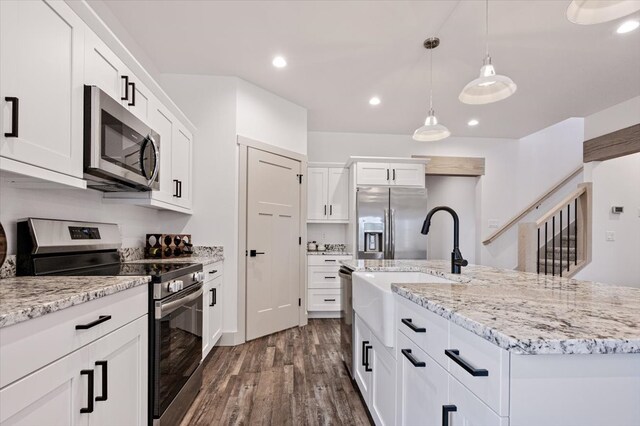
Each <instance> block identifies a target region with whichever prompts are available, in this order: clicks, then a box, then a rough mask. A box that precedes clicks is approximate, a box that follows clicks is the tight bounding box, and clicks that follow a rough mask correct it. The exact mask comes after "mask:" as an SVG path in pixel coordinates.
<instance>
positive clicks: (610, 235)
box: [607, 231, 616, 241]
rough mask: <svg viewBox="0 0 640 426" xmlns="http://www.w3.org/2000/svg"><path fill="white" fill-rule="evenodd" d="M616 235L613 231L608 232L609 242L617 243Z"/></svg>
mask: <svg viewBox="0 0 640 426" xmlns="http://www.w3.org/2000/svg"><path fill="white" fill-rule="evenodd" d="M615 240H616V233H615V232H613V231H607V241H615Z"/></svg>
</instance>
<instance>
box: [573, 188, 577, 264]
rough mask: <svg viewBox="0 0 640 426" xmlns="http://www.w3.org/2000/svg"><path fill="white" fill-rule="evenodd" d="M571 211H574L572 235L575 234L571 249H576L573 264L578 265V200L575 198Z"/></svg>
mask: <svg viewBox="0 0 640 426" xmlns="http://www.w3.org/2000/svg"><path fill="white" fill-rule="evenodd" d="M573 210H574V213H573V215H574V216H575V217H576V220H574V221H573V226H574V229H573V233H574V234H575V235H574V237H575V239H574V240H573V241H574V243H573V248H575V249H576V258H575V261H576V263H575V264H576V265H578V199H577V198H576V199H575V200H574V205H573Z"/></svg>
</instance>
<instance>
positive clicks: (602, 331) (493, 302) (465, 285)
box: [341, 260, 640, 354]
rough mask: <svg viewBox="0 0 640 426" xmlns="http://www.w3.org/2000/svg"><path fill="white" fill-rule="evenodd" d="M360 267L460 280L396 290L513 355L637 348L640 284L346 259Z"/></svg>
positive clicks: (427, 263)
mask: <svg viewBox="0 0 640 426" xmlns="http://www.w3.org/2000/svg"><path fill="white" fill-rule="evenodd" d="M341 263H342V264H343V265H345V266H346V267H348V268H350V269H351V270H353V271H355V272H375V271H396V272H403V271H406V272H412V271H413V272H415V271H420V272H426V273H429V274H432V275H437V276H441V277H443V278H447V279H449V280H452V281H457V282H459V284H433V283H432V284H429V283H428V282H426V283H423V284H402V283H397V284H393V285H392V291H393V292H394V293H397V294H398V295H400V296H402V297H404V298H406V299H409V300H410V301H412V302H414V303H416V304H418V305H420V306H422V307H424V308H425V309H428V310H429V311H432V312H434V313H436V314H438V315H440V316H442V317H444V318H446V319H448V320H450V321H452V322H453V323H455V324H458V325H459V326H461V327H463V328H465V329H467V330H469V331H471V332H473V333H475V334H477V335H478V336H480V337H482V338H484V339H486V340H488V341H490V342H492V343H494V344H496V345H498V346H500V347H501V348H504V349H506V350H508V351H510V352H512V353H515V354H610V353H640V289H638V288H632V287H622V286H614V285H609V284H601V283H595V282H590V281H579V280H573V279H567V278H560V277H552V276H544V275H538V274H534V273H527V272H518V271H512V270H503V269H498V268H491V267H486V266H478V265H469V266H467V267H464V268H462V274H461V275H455V274H451V273H450V272H449V271H450V268H451V266H450V265H451V264H450V261H448V260H446V261H445V260H435V261H426V260H425V261H420V260H383V261H376V260H345V261H342V262H341Z"/></svg>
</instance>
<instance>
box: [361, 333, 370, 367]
mask: <svg viewBox="0 0 640 426" xmlns="http://www.w3.org/2000/svg"><path fill="white" fill-rule="evenodd" d="M368 344H369V341H367V340H363V341H362V366H363V367H366V366H367V361H366V358H365V357H364V354H365V353H366V352H367V345H368Z"/></svg>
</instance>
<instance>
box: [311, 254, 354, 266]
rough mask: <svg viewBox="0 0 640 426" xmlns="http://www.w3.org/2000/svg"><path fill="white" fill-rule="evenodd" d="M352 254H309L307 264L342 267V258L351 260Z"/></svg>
mask: <svg viewBox="0 0 640 426" xmlns="http://www.w3.org/2000/svg"><path fill="white" fill-rule="evenodd" d="M349 259H351V256H331V255H327V256H325V255H316V254H312V255H309V256H307V265H309V266H332V265H333V266H335V267H336V268H340V261H341V260H349Z"/></svg>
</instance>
